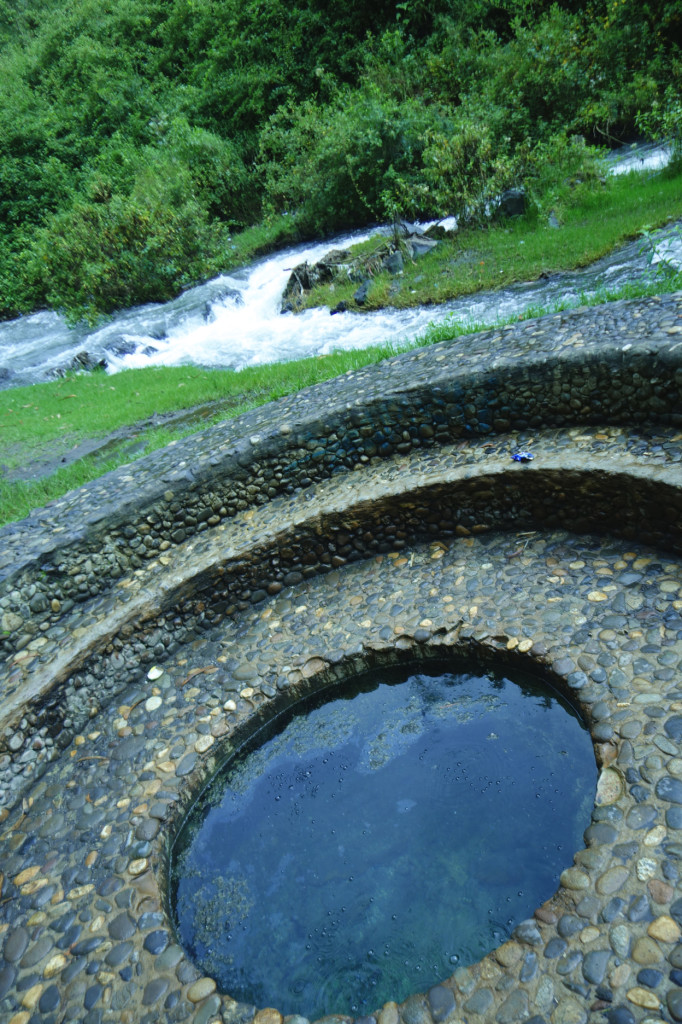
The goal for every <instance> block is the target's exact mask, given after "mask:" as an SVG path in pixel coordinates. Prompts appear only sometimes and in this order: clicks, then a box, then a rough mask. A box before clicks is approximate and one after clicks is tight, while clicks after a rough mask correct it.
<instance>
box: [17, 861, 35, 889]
mask: <svg viewBox="0 0 682 1024" xmlns="http://www.w3.org/2000/svg"><path fill="white" fill-rule="evenodd" d="M39 871H40V867H39V865H37V864H36V865H34V866H33V867H32V868H25V869H24V870H23V871H20V872H19V874H18V875H15V877H14V884H15V885H17V886H19V885H24V884H25V883H26V882H30V881H31V879H32V878H35V876H36V875H37V874H38V872H39Z"/></svg>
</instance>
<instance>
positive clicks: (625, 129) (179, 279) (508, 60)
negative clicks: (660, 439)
mask: <svg viewBox="0 0 682 1024" xmlns="http://www.w3.org/2000/svg"><path fill="white" fill-rule="evenodd" d="M680 38H682V15H681V8H680V4H679V2H678V0H644V2H643V0H588V2H587V3H583V2H579V0H563V2H560V3H552V2H551V0H540V2H538V3H534V4H529V3H528V2H527V0H495V2H493V0H470V2H466V3H465V2H464V0H457V2H456V3H454V2H453V0H413V2H406V0H374V2H373V3H372V4H371V5H370V4H368V3H367V2H366V0H360V2H353V3H351V2H350V0H339V2H338V3H334V4H329V3H326V2H325V0H295V2H294V3H293V4H292V3H291V0H288V2H287V3H285V2H284V0H221V2H219V3H218V2H217V0H144V2H142V0H69V2H68V3H67V2H65V0H16V2H15V3H12V4H10V3H9V2H8V0H0V316H11V315H15V314H16V313H17V312H18V311H20V310H26V309H31V308H35V307H36V306H38V305H40V304H44V303H49V304H50V305H54V306H58V307H63V308H66V309H69V310H70V311H71V313H72V315H78V314H79V313H85V314H87V315H95V314H96V313H97V312H102V311H108V310H111V309H114V308H116V307H117V306H118V305H127V304H129V303H133V302H140V301H146V300H147V299H149V298H158V299H161V298H165V297H167V296H168V295H169V294H173V293H175V292H176V291H177V290H178V289H179V288H181V287H182V286H183V285H184V284H185V283H186V282H187V281H190V280H194V279H195V278H196V277H198V276H201V275H202V274H203V273H208V272H212V271H213V270H215V269H216V267H217V266H218V265H219V261H220V254H221V252H223V250H224V244H225V239H226V233H227V232H228V231H235V230H239V229H240V228H242V227H245V226H247V225H253V224H255V223H257V222H259V221H261V220H262V218H263V217H264V216H268V215H271V214H274V213H279V212H282V211H285V210H286V211H287V212H288V213H289V214H290V215H291V219H292V220H295V221H297V222H298V224H299V227H300V230H301V231H302V232H304V233H308V234H310V233H311V232H328V231H332V230H334V229H337V228H340V227H347V226H351V225H352V226H356V225H358V226H359V225H360V224H362V223H365V222H369V221H376V220H381V219H384V218H386V217H389V216H393V215H395V214H399V213H402V214H407V215H410V216H415V215H419V214H424V215H428V214H431V213H442V212H449V213H458V214H459V215H460V216H462V217H464V219H467V218H468V219H469V220H476V219H480V218H481V217H482V216H484V212H485V210H486V209H487V208H488V207H489V206H490V203H491V200H493V199H494V197H495V196H496V195H499V192H500V190H502V189H504V188H506V187H507V186H509V185H520V184H525V186H526V188H527V189H529V190H530V192H531V194H532V196H533V199H534V202H535V203H536V205H538V206H540V207H547V206H549V205H554V206H556V205H558V204H560V203H561V202H567V201H569V198H570V188H571V187H572V186H573V184H575V182H577V181H582V182H585V181H587V180H590V179H593V178H594V171H593V169H591V161H592V157H591V155H590V152H589V150H587V149H586V148H585V147H584V146H581V144H578V143H576V142H575V141H571V140H572V137H573V136H574V135H575V133H580V134H581V135H583V136H585V137H586V138H587V139H588V141H591V142H600V141H601V142H605V143H611V142H613V141H615V140H617V139H622V138H627V137H632V136H634V135H635V134H636V133H637V132H638V131H640V130H646V131H648V132H654V131H659V132H668V131H670V130H672V132H673V134H676V135H678V136H679V134H680V133H679V104H680V95H681V92H682V89H681V78H682V51H681V50H680V44H679V40H680ZM551 174H554V178H552V179H551Z"/></svg>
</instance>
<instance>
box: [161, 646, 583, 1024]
mask: <svg viewBox="0 0 682 1024" xmlns="http://www.w3.org/2000/svg"><path fill="white" fill-rule="evenodd" d="M499 653H500V652H496V656H494V657H491V656H489V654H490V652H485V651H484V650H482V649H481V650H479V651H478V656H474V657H472V652H471V649H469V650H467V656H466V658H465V659H463V657H462V654H461V653H460V654H459V656H458V655H453V656H451V657H448V658H443V656H442V654H441V656H440V657H438V656H437V655H435V656H431V657H426V658H424V659H423V660H415V658H414V655H412V657H401V656H400V654H401V652H399V651H394V652H393V656H392V657H389V658H386V657H384V658H381V657H379V658H377V661H381V662H382V663H383V664H382V668H381V669H380V668H379V667H378V666H373V667H372V668H369V669H365V671H364V672H362V673H361V674H360V675H359V676H358V675H357V673H356V672H354V671H353V669H352V666H349V665H340V666H336V674H337V675H340V676H341V678H340V679H337V681H336V682H335V683H333V684H329V682H328V681H327V680H326V679H325V676H326V675H328V673H325V672H322V673H319V674H318V675H317V677H312V678H311V679H309V680H306V685H305V686H303V687H298V688H297V693H296V694H294V695H293V699H292V695H287V697H288V699H286V700H284V701H280V702H279V705H280V706H279V707H278V709H276V710H274V709H273V710H272V712H271V713H270V714H269V715H267V716H264V715H261V714H255V715H253V716H252V717H251V719H250V720H249V721H247V722H245V723H244V724H243V725H242V727H241V729H239V730H237V731H236V732H235V733H233V735H232V737H231V739H230V742H229V745H228V744H226V745H225V747H226V748H227V749H225V748H224V749H223V750H222V751H219V752H218V753H217V754H216V756H215V757H214V759H213V766H212V769H211V772H210V774H209V776H208V777H207V773H206V771H204V772H203V773H202V777H201V778H197V779H195V780H194V783H193V784H191V785H189V786H186V787H185V792H184V794H183V801H182V802H183V808H184V810H183V812H182V813H177V814H176V815H175V816H174V818H173V821H172V822H171V824H170V828H169V831H168V833H167V839H166V843H167V846H166V860H165V863H164V867H163V878H164V882H163V886H162V890H163V892H164V897H165V902H166V908H167V913H168V914H169V917H170V919H171V921H172V922H173V928H174V930H175V935H176V940H177V941H178V943H179V944H180V945H182V944H183V943H182V940H181V938H180V936H179V933H178V932H177V918H176V916H175V914H176V910H175V907H174V905H172V902H173V901H172V894H171V885H170V878H171V875H172V873H173V868H174V866H175V860H176V845H177V842H178V840H179V838H180V837H181V836H182V835H183V828H184V829H185V832H186V826H187V825H188V822H190V821H191V819H192V816H193V814H194V813H195V811H196V810H197V806H198V805H201V804H202V799H203V798H204V797H205V796H206V794H207V792H208V791H210V788H211V786H213V785H214V784H216V782H217V784H218V785H221V783H220V777H221V775H223V776H224V771H225V768H226V767H228V766H229V764H230V763H231V762H233V761H235V760H237V759H240V758H243V757H244V755H245V754H246V755H247V756H248V754H249V753H254V752H255V751H257V750H260V749H261V748H262V747H263V744H264V743H267V741H268V740H269V739H270V738H271V737H273V736H274V735H281V734H282V731H283V730H284V729H285V728H286V727H287V725H288V724H290V723H291V722H292V721H293V720H294V719H298V718H299V717H305V716H306V715H307V713H308V711H310V710H312V709H315V708H316V709H318V710H320V709H322V708H323V707H324V706H326V705H329V704H330V702H334V701H335V700H338V698H339V697H341V698H343V699H348V687H349V685H351V683H352V682H353V681H355V682H356V683H357V691H358V693H365V694H366V693H368V692H369V693H374V694H376V693H378V691H377V686H378V685H379V683H378V682H376V681H373V678H372V677H373V676H375V675H376V674H377V673H379V675H382V673H385V672H386V670H387V669H388V672H389V677H388V678H383V677H382V678H381V679H380V682H389V683H390V682H394V683H395V682H396V681H397V682H398V685H400V681H406V680H407V679H408V677H409V678H410V679H412V678H414V677H415V676H417V677H422V678H423V677H424V676H426V677H428V678H430V679H433V678H434V677H438V676H440V675H441V674H445V675H447V676H448V677H451V676H452V673H453V672H454V673H455V674H456V675H457V676H467V677H469V676H470V675H474V676H476V677H478V680H479V683H480V681H481V678H482V677H488V678H491V674H492V679H499V680H500V682H499V683H498V684H497V686H496V685H495V683H494V682H493V681H492V680H491V683H490V685H491V687H492V688H493V691H494V690H495V689H499V686H500V685H501V686H502V687H503V689H504V692H505V693H506V700H505V698H504V697H502V698H501V699H502V700H503V702H504V703H505V704H506V702H507V701H508V700H509V699H512V700H513V699H514V698H516V699H519V696H518V694H517V693H516V687H517V684H518V685H520V688H521V691H522V692H523V693H526V692H527V691H526V686H527V685H530V686H531V687H537V691H534V692H535V699H538V698H540V697H542V695H543V694H546V695H547V696H548V697H550V696H551V695H552V694H554V695H555V697H556V699H558V700H559V701H560V703H561V705H562V706H563V707H564V708H565V709H566V710H570V712H571V713H572V714H573V715H574V716H575V718H576V719H577V720H578V721H579V722H581V723H582V725H583V727H584V726H585V725H586V723H585V718H584V716H583V715H582V714H581V712H580V710H579V709H578V708H577V707H576V704H575V702H574V700H573V699H571V698H570V697H567V696H566V695H565V690H566V687H565V686H561V684H559V685H556V684H555V685H553V684H552V683H551V682H549V681H548V679H547V676H548V673H547V671H546V670H544V669H543V668H542V667H541V666H539V665H538V663H537V662H536V661H534V660H533V659H531V658H529V657H527V656H524V655H519V654H518V653H516V654H512V656H511V657H510V656H507V657H499ZM506 653H507V655H509V652H506ZM486 655H488V656H486ZM502 662H503V663H504V666H502V664H501V663H502ZM496 670H498V671H496ZM397 672H399V680H396V679H395V678H393V679H392V678H391V677H393V676H395V675H396V673H397ZM519 672H521V675H519ZM507 673H508V675H509V678H505V680H504V682H503V681H502V679H503V674H504V676H505V677H506V675H507ZM507 684H509V687H510V689H507ZM462 687H465V688H466V684H465V682H464V681H461V682H459V683H458V684H457V685H456V686H455V689H454V690H453V699H455V700H456V696H457V693H458V692H459V691H460V690H461V688H462ZM302 691H304V692H302ZM351 700H352V698H351ZM446 706H448V705H446ZM500 711H501V708H498V710H497V713H498V714H499V713H500ZM479 713H480V714H483V712H481V711H480V710H479ZM558 713H559V712H558V711H555V714H558ZM341 714H342V715H343V712H341ZM349 714H352V708H350V707H349ZM486 721H487V722H488V727H492V728H494V724H495V722H494V717H491V718H490V720H489V721H488V719H487V716H486ZM502 722H503V719H501V720H500V722H499V724H498V728H500V727H501V725H502ZM547 725H549V721H548V722H547V723H545V726H547ZM461 727H462V726H459V727H458V728H461ZM555 729H556V723H555ZM342 731H343V729H342ZM383 731H384V730H383V729H382V734H383ZM313 735H314V734H313ZM491 735H492V736H494V735H495V734H494V733H491ZM426 736H428V733H427V734H425V736H424V740H426ZM489 738H490V737H489ZM347 739H348V737H347ZM330 749H333V747H332V748H330ZM491 749H492V748H491ZM513 749H514V748H513V747H512V748H511V751H513ZM505 752H506V746H505ZM519 753H521V748H520V749H519ZM547 753H549V752H547ZM311 756H313V755H312V754H311ZM330 756H331V755H330ZM505 756H506V754H505ZM512 756H513V754H512ZM574 756H575V753H574ZM295 757H296V759H297V760H298V758H299V751H298V748H296V754H295ZM300 758H301V761H302V762H303V761H304V760H305V753H304V752H301V753H300ZM458 763H459V762H458ZM572 763H573V762H572ZM448 770H449V769H448ZM497 770H498V771H499V770H501V769H500V768H499V766H498V769H497ZM502 771H503V774H504V770H503V769H502ZM486 778H487V776H486ZM521 780H522V776H519V782H520V783H521ZM228 789H229V787H228ZM462 792H463V791H462ZM536 795H539V794H536ZM218 799H220V797H219V798H218ZM544 799H545V800H548V799H549V797H548V796H547V797H545V798H544ZM587 799H588V805H591V803H592V799H591V798H590V797H589V796H588V797H587ZM583 800H584V798H583ZM399 802H400V801H399ZM524 805H525V801H524ZM311 806H312V805H311ZM463 806H464V805H463ZM539 807H540V805H537V804H536V805H535V807H534V806H533V801H531V802H530V803H529V804H528V808H529V811H530V820H531V821H532V820H534V815H537V814H538V813H539V810H538V808H539ZM273 809H274V808H273ZM461 809H463V808H461ZM576 809H577V808H576ZM584 811H585V808H584V807H583V808H582V811H581V817H582V813H583V812H584ZM542 813H545V812H544V811H543V812H542ZM317 816H318V815H317V814H316V815H315V817H317ZM589 821H590V814H589V810H587V813H586V816H585V819H584V820H583V821H582V823H581V825H580V826H579V828H580V831H582V830H583V829H584V828H587V826H588V825H589ZM576 824H577V822H576ZM461 825H462V822H458V825H457V828H459V827H461ZM197 827H198V828H201V826H200V825H198V826H197ZM573 827H574V828H575V825H574V826H573ZM363 834H364V833H363ZM552 834H553V833H551V832H550V833H547V835H546V838H547V840H549V841H550V843H551V835H552ZM543 836H545V833H544V832H543ZM575 838H576V836H575V833H574V836H573V840H572V842H575ZM316 845H317V844H316ZM457 845H458V844H457V843H455V848H456V847H457ZM284 846H286V842H285V843H284ZM278 848H279V847H278ZM222 849H224V844H223V843H219V850H222ZM571 853H572V851H570V850H568V849H567V850H566V852H565V855H564V854H560V855H559V856H558V857H557V852H556V851H555V852H554V854H553V855H552V856H553V860H554V861H556V866H555V868H554V871H556V875H555V876H554V883H555V885H557V886H558V884H559V874H560V873H561V871H562V870H564V869H565V868H568V867H569V865H570V863H571V860H570V857H571ZM491 854H492V851H491ZM545 859H546V858H545ZM247 860H248V861H249V862H250V858H247ZM427 862H428V857H427V861H425V862H424V863H427ZM344 863H345V860H344ZM420 863H422V861H421V860H420ZM193 870H195V869H193ZM349 870H350V869H349ZM358 870H360V869H359V868H358ZM544 873H545V875H546V874H547V872H546V871H545V872H544ZM220 877H223V876H222V875H221V876H220ZM443 881H444V884H446V885H447V884H449V883H447V881H446V879H443ZM548 882H549V876H547V878H546V879H545V885H544V886H543V887H542V891H543V895H542V896H541V897H540V896H536V897H535V898H536V899H540V900H544V899H549V898H552V897H553V895H554V893H553V890H552V888H551V882H549V884H548ZM239 884H241V883H238V882H237V881H231V880H230V877H229V876H228V877H226V878H225V881H224V882H223V883H221V886H223V887H226V893H227V890H229V891H230V892H232V889H233V888H234V886H235V885H239ZM522 885H523V888H524V889H525V887H526V886H525V884H524V883H522ZM545 886H547V887H545ZM514 888H518V882H516V883H515V885H514ZM456 891H457V890H456V889H454V890H453V898H455V899H456V897H455V894H456ZM236 892H237V890H235V893H236ZM233 895H234V894H233ZM518 896H521V892H519V893H518ZM514 897H515V904H516V903H518V902H519V901H518V900H517V899H516V893H515V894H514ZM197 898H199V897H197ZM224 898H227V895H226V896H225V897H224ZM235 898H236V897H235ZM490 898H491V899H493V896H492V895H491V896H490ZM185 899H186V898H185ZM240 899H243V896H242V897H240ZM192 905H193V904H192ZM220 906H221V907H223V906H224V904H223V903H221V904H220ZM533 909H535V907H534V905H533V906H528V907H527V908H525V910H526V913H532V911H533ZM185 910H187V905H186V906H185ZM218 910H219V906H218V905H216V907H215V908H214V910H212V911H210V912H211V913H214V912H218ZM204 912H209V911H208V910H206V911H204ZM220 912H221V913H222V911H220ZM236 912H237V911H236V910H235V909H234V908H233V910H232V912H231V913H230V917H232V915H233V914H234V913H236ZM498 912H499V913H502V912H503V911H502V910H501V909H500V910H499V911H498ZM518 912H519V908H517V909H516V911H515V913H514V917H515V918H516V925H518V924H519V919H518V916H517V915H518ZM478 916H479V917H480V915H478ZM522 916H523V914H522ZM202 919H203V918H202ZM183 920H185V922H186V921H187V918H186V917H183ZM509 923H510V924H511V922H509ZM185 926H186V925H183V927H185ZM340 926H341V927H343V924H342V923H340ZM192 927H193V926H192ZM308 927H313V930H315V928H314V925H313V924H308V925H306V926H305V928H306V930H307V928H308ZM220 929H221V925H220V924H219V923H218V921H216V923H215V924H214V925H213V926H212V929H211V934H212V936H213V937H212V940H211V944H210V949H211V950H212V951H213V952H212V953H210V956H209V960H210V961H211V962H213V958H214V956H216V955H218V959H217V960H216V961H215V964H218V963H220V962H221V961H220V955H219V954H216V943H218V937H217V936H218V934H219V933H220ZM477 931H478V929H477ZM322 934H324V930H323V932H322ZM507 934H508V935H509V934H510V933H509V932H508V933H507ZM373 937H375V936H373ZM398 938H399V936H398ZM472 940H473V938H472ZM249 941H250V940H249ZM475 941H476V942H477V943H478V942H479V941H482V938H481V936H479V937H478V938H477V939H476V940H475ZM497 941H498V943H499V941H500V939H499V938H498V939H497ZM372 944H375V943H372ZM494 944H495V943H494V942H493V945H494ZM275 945H276V944H275ZM256 948H257V949H258V948H260V945H259V944H257V946H256ZM308 948H310V947H308ZM344 948H345V947H344ZM483 952H484V949H483V948H481V950H480V951H479V952H477V954H476V956H475V957H474V958H473V959H472V958H471V955H470V954H469V958H468V959H467V960H465V962H467V963H471V962H474V960H475V959H477V957H479V956H481V955H482V954H483ZM274 955H275V957H276V960H277V962H279V960H280V958H281V956H282V955H285V954H280V955H278V954H277V953H276V949H275V953H274ZM430 956H435V953H433V954H430ZM453 959H454V960H456V959H457V958H453ZM406 962H407V961H406ZM199 964H200V966H201V967H202V969H203V970H205V971H206V973H207V974H208V975H209V976H211V975H212V973H213V971H217V972H218V976H219V975H220V973H221V968H220V967H218V966H214V968H213V970H212V969H211V967H210V966H207V965H206V963H204V962H203V960H202V958H201V956H200V958H199ZM311 965H312V962H311ZM386 966H388V963H384V967H386ZM441 969H442V970H444V968H441ZM329 970H341V971H342V973H343V970H344V968H343V966H342V965H341V963H340V962H339V963H336V965H335V966H334V965H333V964H330V965H329ZM247 973H248V971H247ZM299 973H300V972H299ZM382 973H383V972H382ZM288 974H289V972H286V971H285V974H284V976H283V977H285V978H286V977H288ZM415 980H416V983H417V984H418V983H419V976H418V975H416V976H415ZM432 980H433V983H434V984H439V983H440V981H439V978H438V976H437V975H435V976H434V977H433V979H432ZM225 984H226V986H227V988H223V991H227V994H228V996H230V997H233V996H234V993H231V992H229V983H225ZM268 984H271V983H268ZM337 984H338V982H337ZM347 985H348V982H347V981H346V982H341V986H342V990H343V991H346V988H345V987H344V986H347ZM385 987H386V986H385V985H384V988H385ZM247 989H248V985H247ZM306 991H308V992H309V997H310V998H311V999H312V1000H313V1002H315V1000H316V998H318V999H319V998H322V997H321V996H320V995H318V996H317V997H315V996H314V995H313V992H314V991H315V989H314V986H313V988H310V987H309V986H308V987H307V989H306ZM347 995H348V1003H349V1005H350V1004H351V1003H352V1002H353V998H355V999H357V997H354V996H352V995H350V994H348V993H347ZM404 996H405V991H403V992H402V995H401V998H402V997H404ZM237 998H240V996H239V995H238V996H237ZM266 998H267V999H268V1000H269V1002H270V1004H271V1005H276V996H275V995H273V994H270V995H268V996H267V997H266ZM283 998H284V999H285V1002H286V1001H288V1002H291V1000H292V998H294V997H293V996H292V995H291V992H290V993H289V995H288V996H284V995H283ZM369 998H371V996H370V997H369ZM390 998H394V995H391V996H390ZM273 1000H274V1002H273ZM358 1008H359V1007H357V1006H352V1005H351V1006H350V1009H351V1010H352V1011H354V1012H357V1010H358ZM377 1008H378V1007H371V1010H372V1011H374V1010H376V1009H377ZM310 1009H311V1007H306V1005H301V1006H299V1007H297V1008H296V1010H294V1009H293V1008H291V1007H290V1008H289V1009H288V1011H287V1012H290V1013H293V1012H297V1013H298V1012H301V1013H308V1012H309V1010H310ZM327 1010H328V1012H332V1011H333V1012H341V1008H340V1007H336V1006H331V1005H329V1006H328V1007H327ZM319 1012H320V1010H319V1009H318V1010H317V1013H318V1014H319ZM344 1012H345V1011H344ZM311 1016H312V1015H311Z"/></svg>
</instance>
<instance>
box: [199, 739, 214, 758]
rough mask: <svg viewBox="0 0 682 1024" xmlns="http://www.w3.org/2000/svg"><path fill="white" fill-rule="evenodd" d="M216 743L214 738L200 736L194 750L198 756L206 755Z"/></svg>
mask: <svg viewBox="0 0 682 1024" xmlns="http://www.w3.org/2000/svg"><path fill="white" fill-rule="evenodd" d="M214 743H215V739H214V738H213V736H200V737H199V739H198V740H197V741H196V743H195V744H194V749H195V750H196V752H197V754H205V753H206V751H207V750H210V749H211V747H212V746H213V744H214Z"/></svg>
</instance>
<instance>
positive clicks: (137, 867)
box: [128, 857, 149, 877]
mask: <svg viewBox="0 0 682 1024" xmlns="http://www.w3.org/2000/svg"><path fill="white" fill-rule="evenodd" d="M148 867H149V861H148V860H147V858H146V857H138V858H137V859H136V860H131V862H130V864H129V865H128V873H129V874H131V875H132V876H133V877H136V876H137V875H141V874H142V873H143V872H144V871H146V870H147V868H148Z"/></svg>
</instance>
